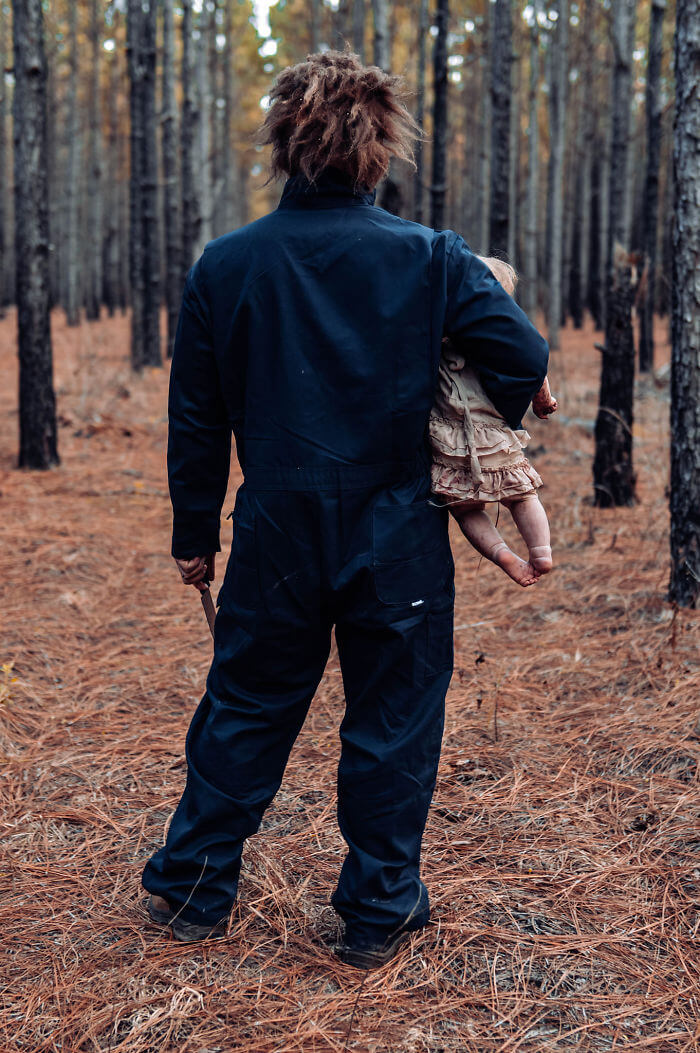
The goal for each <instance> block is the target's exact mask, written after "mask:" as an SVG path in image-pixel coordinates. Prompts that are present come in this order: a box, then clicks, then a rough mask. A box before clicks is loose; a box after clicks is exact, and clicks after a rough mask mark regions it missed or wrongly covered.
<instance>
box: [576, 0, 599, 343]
mask: <svg viewBox="0 0 700 1053" xmlns="http://www.w3.org/2000/svg"><path fill="white" fill-rule="evenodd" d="M594 15H595V5H594V0H586V7H585V11H584V16H583V38H584V40H585V41H586V45H587V46H586V50H585V59H584V70H583V98H584V107H583V113H582V114H581V118H580V119H581V122H582V129H581V156H580V158H579V166H580V173H581V184H580V191H579V197H578V219H577V244H576V252H577V270H578V274H579V290H578V297H579V301H580V311H581V314H580V323H581V324H583V314H584V312H585V311H586V310H590V277H589V276H590V259H591V230H592V224H591V215H592V211H593V209H592V202H591V198H592V196H593V190H592V179H593V154H594V152H595V111H594V102H593V100H594V98H595V73H594V68H593V61H594V53H595V41H596V37H595V18H594Z"/></svg>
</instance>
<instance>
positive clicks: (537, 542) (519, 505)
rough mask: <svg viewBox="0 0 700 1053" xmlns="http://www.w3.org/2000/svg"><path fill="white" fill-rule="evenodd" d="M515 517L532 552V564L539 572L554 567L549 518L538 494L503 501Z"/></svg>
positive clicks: (546, 571)
mask: <svg viewBox="0 0 700 1053" xmlns="http://www.w3.org/2000/svg"><path fill="white" fill-rule="evenodd" d="M503 503H504V504H505V505H506V507H507V508H508V511H509V512H510V514H511V515H512V517H513V520H514V522H515V525H516V527H517V528H518V532H519V534H520V536H521V537H522V539H523V541H524V542H525V544H526V545H527V548H528V552H529V553H530V565H531V566H532V568H533V570H535V571H537V573H538V574H548V573H549V571H550V570H551V569H552V549H551V547H550V536H549V520H548V519H547V513H546V512H545V510H544V508H543V507H542V504H541V502H540V499H539V497H538V496H537V494H535V493H532V494H525V496H524V497H521V498H515V499H511V500H509V501H504V502H503Z"/></svg>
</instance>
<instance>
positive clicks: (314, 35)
mask: <svg viewBox="0 0 700 1053" xmlns="http://www.w3.org/2000/svg"><path fill="white" fill-rule="evenodd" d="M308 2H309V51H310V52H312V53H315V52H316V51H318V49H319V45H320V43H321V39H320V36H319V23H320V21H321V17H320V16H321V4H320V0H308Z"/></svg>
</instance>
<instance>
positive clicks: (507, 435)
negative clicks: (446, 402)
mask: <svg viewBox="0 0 700 1053" xmlns="http://www.w3.org/2000/svg"><path fill="white" fill-rule="evenodd" d="M472 423H473V427H474V435H473V437H472V436H470V435H469V434H468V433H467V431H466V429H465V427H464V424H463V422H462V421H461V420H455V419H453V418H451V417H438V416H437V415H436V414H433V415H431V417H430V421H429V423H428V432H429V435H430V442H431V445H432V446H433V447H434V448H435V449H436V450H439V451H442V453H445V454H448V455H449V456H450V457H465V456H468V455H469V454H475V455H476V456H477V457H490V456H492V455H493V454H496V453H501V454H505V455H506V456H507V455H512V454H518V453H520V451H521V450H524V449H525V447H526V446H527V444H528V442H529V441H530V436H529V435H528V433H527V432H526V431H525V429H524V428H519V429H518V430H517V431H514V430H513V429H511V428H507V427H506V426H505V425H498V424H489V423H487V422H486V421H480V420H474V421H472Z"/></svg>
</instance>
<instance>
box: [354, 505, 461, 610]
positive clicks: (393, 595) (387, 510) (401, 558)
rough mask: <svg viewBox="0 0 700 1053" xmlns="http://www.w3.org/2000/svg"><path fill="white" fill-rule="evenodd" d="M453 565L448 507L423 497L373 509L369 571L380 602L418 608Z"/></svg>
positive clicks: (438, 589) (434, 590)
mask: <svg viewBox="0 0 700 1053" xmlns="http://www.w3.org/2000/svg"><path fill="white" fill-rule="evenodd" d="M451 566H452V556H451V553H450V546H449V541H448V535H447V511H446V509H444V508H440V507H439V506H435V505H433V504H432V503H430V502H429V501H427V500H426V501H419V502H415V503H413V504H410V505H378V506H376V507H375V508H374V510H373V513H372V571H373V575H374V586H375V591H376V594H377V598H378V599H379V600H380V601H381V602H382V603H389V604H407V603H408V604H415V605H416V606H419V605H420V603H421V601H423V600H425V599H427V598H428V597H430V596H433V595H435V593H437V592H439V591H440V589H441V588H442V586H443V584H444V582H445V579H446V578H447V575H448V573H449V571H450V568H451Z"/></svg>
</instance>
